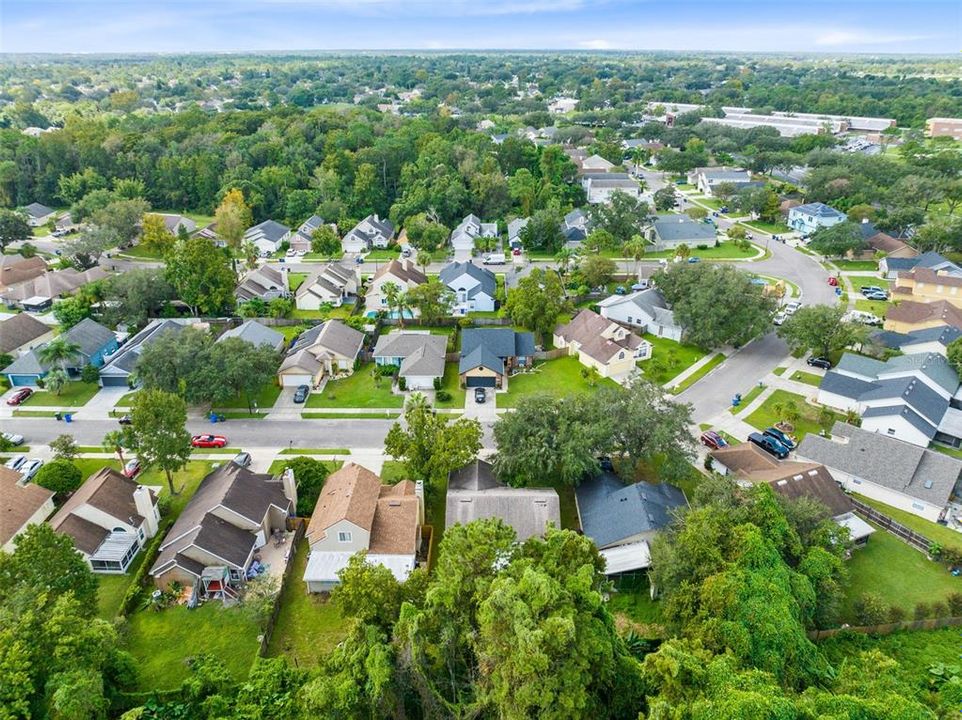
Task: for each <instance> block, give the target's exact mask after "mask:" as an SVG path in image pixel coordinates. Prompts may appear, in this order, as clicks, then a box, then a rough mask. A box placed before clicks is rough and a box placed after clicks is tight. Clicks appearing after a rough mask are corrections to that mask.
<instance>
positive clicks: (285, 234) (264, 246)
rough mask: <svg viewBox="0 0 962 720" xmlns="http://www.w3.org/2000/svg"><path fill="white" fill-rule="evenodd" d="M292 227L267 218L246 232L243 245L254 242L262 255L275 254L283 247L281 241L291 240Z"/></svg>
mask: <svg viewBox="0 0 962 720" xmlns="http://www.w3.org/2000/svg"><path fill="white" fill-rule="evenodd" d="M290 237H291V229H290V228H289V227H287V225H281V224H280V223H279V222H275V221H274V220H265V221H264V222H262V223H258V224H257V225H255V226H254V227H251V228H248V229H247V232H245V233H244V239H243V240H242V241H241V244H242V245H246V244H247V243H253V244H254V246H255V247H256V248H257V252H258V254H259V255H260V256H261V257H268V256H269V255H273V254H274V253H276V252H277V251H278V250H280V249H281V243H283V242H284V241H285V240H290Z"/></svg>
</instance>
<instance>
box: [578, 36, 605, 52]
mask: <svg viewBox="0 0 962 720" xmlns="http://www.w3.org/2000/svg"><path fill="white" fill-rule="evenodd" d="M578 47H583V48H584V49H585V50H611V48H612V45H611V41H610V40H604V39H601V38H597V39H595V40H581V41H580V42H579V43H578Z"/></svg>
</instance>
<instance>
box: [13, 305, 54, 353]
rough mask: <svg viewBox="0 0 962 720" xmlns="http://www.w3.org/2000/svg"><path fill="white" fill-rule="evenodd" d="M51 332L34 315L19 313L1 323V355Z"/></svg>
mask: <svg viewBox="0 0 962 720" xmlns="http://www.w3.org/2000/svg"><path fill="white" fill-rule="evenodd" d="M49 332H51V328H50V327H49V326H48V325H44V324H43V323H42V322H40V321H39V320H37V318H35V317H34V316H33V315H30V314H28V313H18V314H17V315H14V316H13V317H11V318H7V319H6V320H4V321H3V322H0V353H8V352H11V351H12V350H16V349H17V348H18V347H23V346H24V345H26V344H27V343H29V342H32V341H33V340H36V339H37V338H39V337H43V336H44V335H46V334H47V333H49Z"/></svg>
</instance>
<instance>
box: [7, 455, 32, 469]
mask: <svg viewBox="0 0 962 720" xmlns="http://www.w3.org/2000/svg"><path fill="white" fill-rule="evenodd" d="M25 462H27V456H26V455H14V456H13V457H12V458H10V459H9V460H7V462H5V463H4V464H3V466H4V467H5V468H7V469H8V470H19V469H20V466H21V465H23V464H24V463H25Z"/></svg>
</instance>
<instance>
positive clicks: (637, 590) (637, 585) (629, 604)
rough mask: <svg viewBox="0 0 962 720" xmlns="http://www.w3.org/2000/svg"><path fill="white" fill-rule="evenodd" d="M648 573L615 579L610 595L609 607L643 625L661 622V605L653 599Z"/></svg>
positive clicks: (615, 613)
mask: <svg viewBox="0 0 962 720" xmlns="http://www.w3.org/2000/svg"><path fill="white" fill-rule="evenodd" d="M649 588H650V586H649V584H648V575H647V573H639V574H637V575H624V576H622V577H620V578H618V579H617V580H615V586H614V589H613V590H612V592H611V594H610V595H609V596H608V609H609V610H611V612H612V613H613V614H614V615H615V616H618V615H622V616H624V617H625V618H626V619H627V620H630V621H631V622H633V623H640V624H642V625H650V624H657V623H660V622H661V619H662V618H661V606H659V605H658V603H657V602H655V601H654V600H652V599H651V590H650V589H649Z"/></svg>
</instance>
